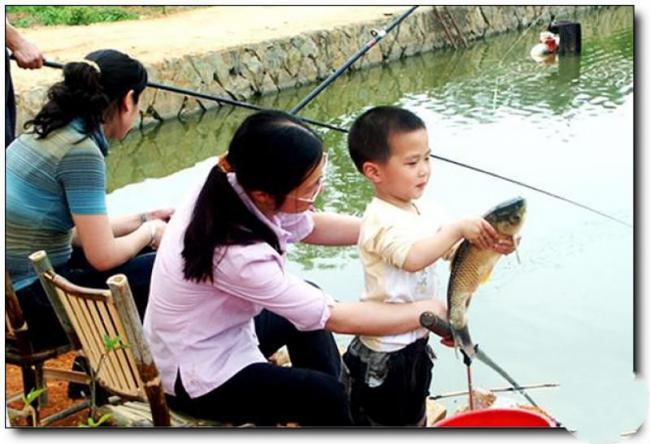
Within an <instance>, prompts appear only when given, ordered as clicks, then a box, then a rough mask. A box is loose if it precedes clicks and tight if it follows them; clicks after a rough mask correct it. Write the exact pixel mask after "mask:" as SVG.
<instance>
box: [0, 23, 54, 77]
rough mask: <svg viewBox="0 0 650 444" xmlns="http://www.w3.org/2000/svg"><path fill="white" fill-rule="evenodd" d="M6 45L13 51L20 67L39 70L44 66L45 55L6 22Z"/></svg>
mask: <svg viewBox="0 0 650 444" xmlns="http://www.w3.org/2000/svg"><path fill="white" fill-rule="evenodd" d="M5 44H6V46H7V48H9V49H10V50H11V53H12V54H13V56H14V58H15V59H16V63H18V66H20V67H21V68H25V69H38V68H41V67H42V66H43V60H44V58H43V53H42V52H41V51H40V50H39V49H38V48H37V47H36V45H34V44H33V43H32V42H30V41H29V40H27V39H25V38H24V37H23V36H22V35H20V33H19V32H18V31H17V30H16V28H14V27H13V26H11V24H10V23H9V21H8V20H6V21H5Z"/></svg>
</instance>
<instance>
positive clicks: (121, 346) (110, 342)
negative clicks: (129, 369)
mask: <svg viewBox="0 0 650 444" xmlns="http://www.w3.org/2000/svg"><path fill="white" fill-rule="evenodd" d="M102 339H103V341H104V352H103V353H102V354H101V356H100V357H99V362H98V363H97V370H96V371H95V370H94V369H93V368H92V366H90V369H89V373H90V415H89V416H88V422H87V424H81V425H80V427H91V428H94V427H99V426H100V425H101V424H102V423H103V422H105V421H106V420H107V419H108V418H110V417H111V414H110V413H107V414H106V415H104V416H102V417H101V418H99V420H98V421H95V419H94V418H95V417H96V416H97V398H96V395H97V375H98V374H99V372H100V371H101V369H102V366H103V364H104V361H105V359H106V357H107V356H108V355H109V353H114V352H116V351H117V350H126V349H127V348H129V344H127V343H126V342H124V341H123V340H122V338H121V337H120V336H119V335H118V336H115V337H113V338H111V337H110V336H108V335H104V337H103V338H102Z"/></svg>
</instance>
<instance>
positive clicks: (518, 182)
mask: <svg viewBox="0 0 650 444" xmlns="http://www.w3.org/2000/svg"><path fill="white" fill-rule="evenodd" d="M429 156H431V157H433V158H434V159H439V160H443V161H445V162H448V163H451V164H454V165H457V166H461V167H464V168H467V169H470V170H472V171H476V172H478V173H483V174H487V175H488V176H492V177H496V178H497V179H501V180H505V181H506V182H510V183H514V184H516V185H519V186H522V187H524V188H528V189H530V190H533V191H537V192H538V193H542V194H546V195H547V196H551V197H554V198H556V199H559V200H561V201H563V202H566V203H569V204H571V205H575V206H577V207H580V208H582V209H584V210H587V211H591V212H592V213H595V214H598V215H600V216H603V217H606V218H607V219H610V220H612V221H614V222H618V223H619V224H622V225H625V226H627V227H630V228H632V224H629V223H627V222H625V221H624V220H621V219H618V218H616V217H614V216H610V215H609V214H607V213H603V212H602V211H599V210H596V209H595V208H592V207H589V206H587V205H584V204H581V203H580V202H576V201H575V200H571V199H568V198H566V197H562V196H560V195H558V194H555V193H551V192H550V191H546V190H542V189H541V188H537V187H534V186H532V185H528V184H526V183H524V182H520V181H518V180H515V179H510V178H509V177H505V176H502V175H500V174H496V173H492V172H490V171H487V170H484V169H481V168H477V167H474V166H471V165H467V164H465V163H462V162H457V161H455V160H451V159H446V158H444V157H440V156H437V155H435V154H429Z"/></svg>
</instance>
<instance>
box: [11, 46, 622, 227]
mask: <svg viewBox="0 0 650 444" xmlns="http://www.w3.org/2000/svg"><path fill="white" fill-rule="evenodd" d="M11 58H12V59H13V56H12V57H11ZM43 65H44V66H47V67H49V68H57V69H63V64H61V63H57V62H52V61H49V60H45V61H44V62H43ZM147 86H150V87H152V88H156V89H161V90H164V91H169V92H173V93H176V94H184V95H187V96H190V97H196V98H200V99H205V100H212V101H215V102H217V103H225V104H227V105H231V106H237V107H240V108H246V109H250V110H255V111H267V110H268V109H267V108H262V107H260V106H257V105H252V104H250V103H246V102H241V101H238V100H233V99H229V98H225V97H220V96H215V95H211V94H205V93H201V92H198V91H193V90H190V89H185V88H178V87H175V86H170V85H164V84H161V83H156V82H148V83H147ZM296 117H297V118H299V119H300V120H302V121H303V122H306V123H309V124H310V125H314V126H318V127H322V128H327V129H330V130H333V131H337V132H340V133H343V134H347V133H348V132H349V131H350V130H348V129H346V128H341V127H339V126H335V125H332V124H329V123H323V122H319V121H316V120H312V119H308V118H305V117H300V116H296ZM429 156H430V157H431V158H433V159H438V160H440V161H443V162H447V163H451V164H453V165H456V166H459V167H462V168H467V169H469V170H472V171H475V172H478V173H482V174H487V175H488V176H492V177H495V178H497V179H501V180H505V181H506V182H510V183H513V184H515V185H519V186H521V187H524V188H528V189H530V190H533V191H537V192H538V193H542V194H545V195H547V196H550V197H553V198H555V199H559V200H561V201H563V202H566V203H568V204H571V205H574V206H577V207H579V208H582V209H584V210H587V211H590V212H592V213H595V214H598V215H600V216H602V217H606V218H607V219H609V220H611V221H614V222H617V223H619V224H622V225H625V226H627V227H632V225H631V224H629V223H627V222H625V221H623V220H621V219H618V218H616V217H614V216H610V215H609V214H607V213H604V212H602V211H599V210H596V209H595V208H592V207H589V206H587V205H584V204H581V203H579V202H576V201H574V200H572V199H568V198H566V197H562V196H560V195H558V194H555V193H551V192H550V191H546V190H543V189H541V188H538V187H535V186H533V185H528V184H526V183H524V182H521V181H519V180H516V179H510V178H508V177H505V176H502V175H500V174H496V173H492V172H490V171H487V170H484V169H481V168H478V167H474V166H471V165H468V164H465V163H463V162H459V161H456V160H452V159H448V158H446V157H443V156H439V155H436V154H429Z"/></svg>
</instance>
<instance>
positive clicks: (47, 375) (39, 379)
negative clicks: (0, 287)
mask: <svg viewBox="0 0 650 444" xmlns="http://www.w3.org/2000/svg"><path fill="white" fill-rule="evenodd" d="M72 350H75V347H74V346H73V344H72V343H68V344H66V345H62V346H58V347H37V346H35V345H34V343H33V342H32V341H31V338H30V336H29V327H28V325H27V322H26V321H25V317H24V315H23V311H22V308H21V307H20V302H19V300H18V297H17V296H16V293H15V292H14V289H13V286H12V284H11V278H10V277H9V273H7V271H5V362H6V363H7V364H12V365H16V366H19V367H20V369H21V372H22V378H23V395H24V396H25V397H27V395H28V394H29V392H30V391H31V390H32V389H40V388H44V387H46V386H47V385H46V381H48V380H52V379H58V380H64V381H68V382H77V383H86V384H87V383H88V377H87V376H86V375H85V374H84V373H81V372H75V371H72V370H61V369H57V368H53V367H47V366H45V362H46V361H48V360H50V359H54V358H57V357H59V356H61V355H64V354H66V353H68V352H70V351H72ZM19 398H20V393H18V394H13V395H12V394H8V395H7V402H8V403H9V402H12V401H14V400H17V399H19ZM46 405H47V391H45V392H43V394H42V395H41V396H39V397H38V399H36V400H35V401H34V402H33V403H32V407H33V408H34V410H35V416H36V418H35V419H36V423H35V424H31V425H41V426H44V425H48V424H51V423H52V422H54V421H56V420H58V419H61V418H64V417H66V416H68V415H72V414H74V413H76V412H78V411H80V410H83V409H84V408H86V407H88V402H82V403H79V404H76V405H73V406H71V407H68V408H67V409H63V410H61V411H59V412H56V413H54V414H52V415H50V416H47V417H45V418H42V419H41V418H40V408H41V407H44V406H46ZM30 422H31V421H30Z"/></svg>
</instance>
